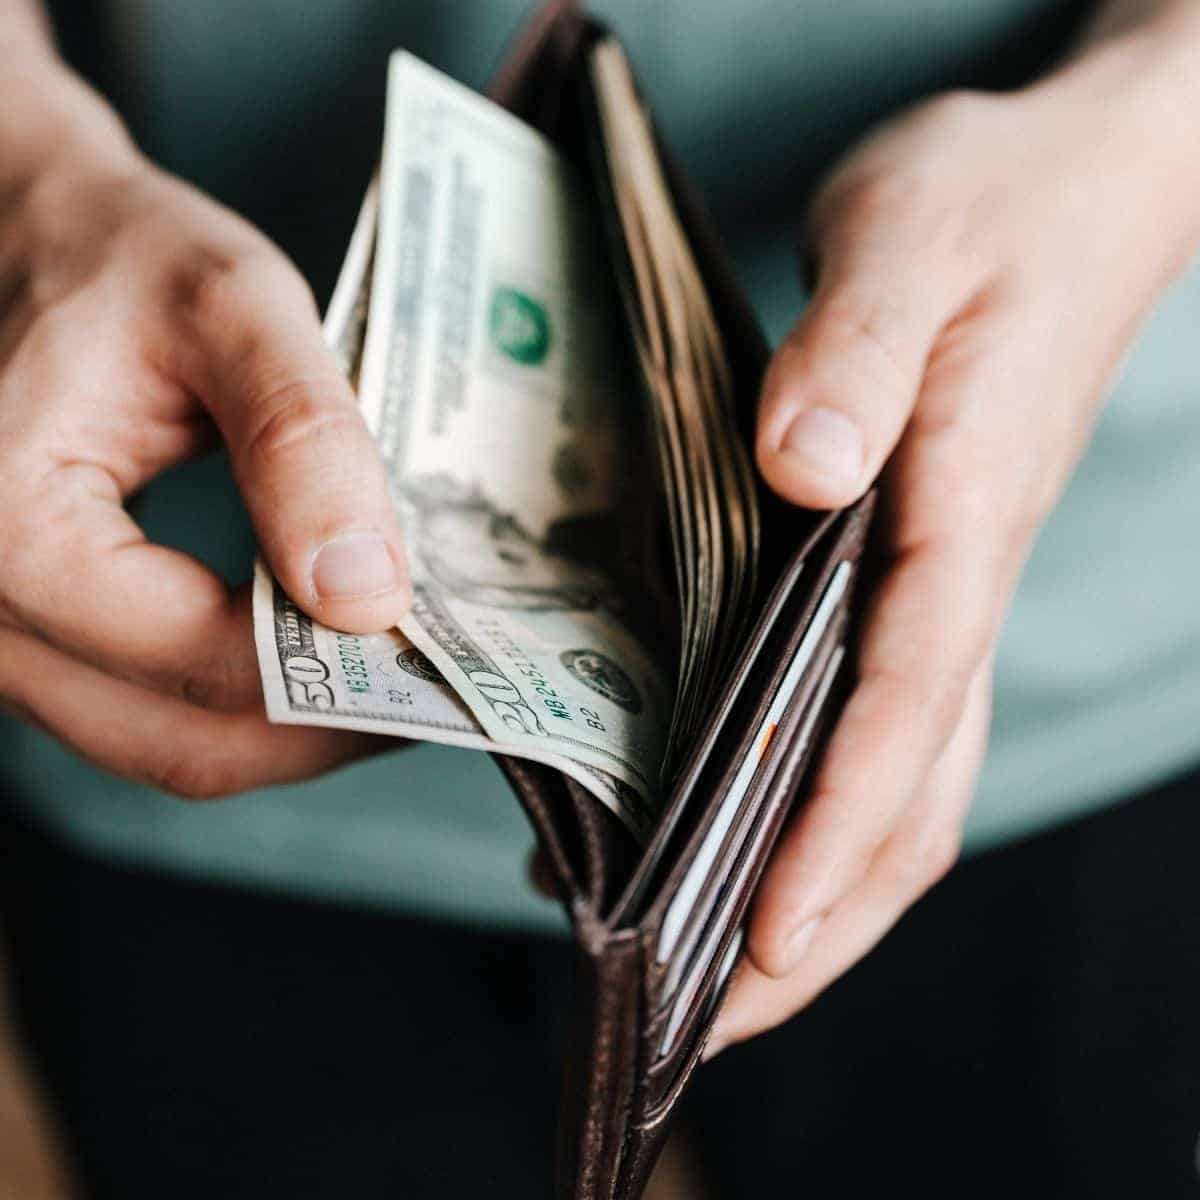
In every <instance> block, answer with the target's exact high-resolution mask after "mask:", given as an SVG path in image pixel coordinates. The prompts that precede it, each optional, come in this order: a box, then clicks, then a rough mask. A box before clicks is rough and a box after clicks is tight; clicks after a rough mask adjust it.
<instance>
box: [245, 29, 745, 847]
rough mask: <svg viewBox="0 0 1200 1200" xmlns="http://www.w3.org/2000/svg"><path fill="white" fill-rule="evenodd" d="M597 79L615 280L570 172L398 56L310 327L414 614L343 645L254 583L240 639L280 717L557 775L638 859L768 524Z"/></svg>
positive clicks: (683, 291) (658, 207)
mask: <svg viewBox="0 0 1200 1200" xmlns="http://www.w3.org/2000/svg"><path fill="white" fill-rule="evenodd" d="M593 71H594V74H595V79H596V83H597V94H598V95H599V97H600V107H601V112H600V114H599V116H600V127H601V129H602V133H603V139H602V140H603V146H602V148H601V151H600V152H602V153H604V154H605V155H606V156H607V160H608V164H609V172H610V177H611V179H612V180H613V190H614V192H615V197H614V201H615V204H614V207H615V219H616V220H619V221H620V223H621V225H622V227H623V229H624V233H625V237H624V239H623V240H624V244H625V245H626V246H627V247H628V255H627V260H626V261H623V262H620V263H614V262H613V261H611V255H610V251H609V246H610V242H609V241H608V240H606V237H605V231H604V228H603V226H604V220H603V217H602V215H601V213H600V212H599V211H598V205H597V201H596V196H595V195H594V190H593V188H592V187H591V185H590V183H589V180H588V178H587V177H586V174H585V173H584V172H582V171H580V170H579V168H578V167H577V166H573V165H571V164H569V163H568V162H567V161H566V160H565V159H564V158H563V157H562V156H561V154H560V153H559V152H558V151H557V150H556V149H555V148H554V147H553V146H552V145H551V144H550V143H549V142H548V141H547V140H546V139H545V138H544V137H542V136H541V135H540V134H538V133H536V132H535V131H534V130H532V129H530V128H529V127H528V126H526V125H524V124H523V123H522V122H520V121H519V120H517V119H516V118H515V117H513V116H511V115H510V114H508V113H507V112H505V111H503V110H502V109H500V108H498V107H497V106H496V105H494V104H492V103H491V102H489V101H488V100H486V99H484V98H482V97H481V96H479V95H477V94H475V93H474V92H472V91H470V90H469V89H467V88H465V87H463V86H461V85H460V84H458V83H456V82H454V81H453V80H451V79H449V78H447V77H446V76H444V75H442V74H440V73H439V72H437V71H435V70H434V69H433V68H431V67H429V66H427V65H425V64H424V63H422V62H420V61H419V60H418V59H415V58H413V57H412V56H411V55H408V54H405V53H403V52H397V53H396V54H395V55H393V58H392V62H391V68H390V75H389V87H388V100H387V106H388V107H387V120H386V134H385V146H384V153H383V160H382V167H381V171H380V175H379V178H378V180H377V181H376V183H375V184H373V185H372V187H371V189H370V190H369V192H368V194H367V197H366V199H365V201H364V204H363V207H362V210H361V213H360V215H359V219H358V222H357V225H356V227H355V230H354V233H353V236H352V239H351V242H350V247H349V250H348V252H347V255H346V259H345V262H344V265H343V267H342V272H341V275H340V278H339V280H338V284H337V287H336V289H335V292H334V295H333V298H332V300H331V301H330V305H329V309H328V312H327V316H326V323H325V329H326V336H327V338H328V340H329V343H330V345H331V347H332V348H333V350H334V353H335V354H336V355H337V357H338V359H339V361H340V363H341V365H342V367H343V369H344V370H345V372H346V374H347V375H348V376H349V378H350V379H351V380H352V382H353V383H354V385H355V388H356V390H357V393H358V397H359V402H360V404H361V406H362V410H363V412H364V414H365V417H366V420H367V422H368V424H369V426H370V428H371V430H372V432H373V434H374V435H375V437H376V439H377V441H378V444H379V449H380V452H381V454H382V456H383V460H384V463H385V465H386V468H387V471H388V473H389V478H390V481H391V484H392V490H393V496H394V500H395V503H396V505H397V508H398V511H399V514H400V518H401V522H402V525H403V528H404V530H405V536H406V544H407V548H408V553H409V565H410V570H411V574H412V581H413V590H414V599H413V605H412V609H411V612H410V614H409V615H408V616H407V617H406V618H405V619H404V621H403V622H402V624H401V627H400V628H399V629H396V630H391V631H388V632H386V633H380V634H376V635H371V636H363V635H359V634H347V633H340V632H337V631H335V630H332V629H328V628H325V627H323V626H321V625H319V624H318V623H316V622H314V621H313V620H312V619H311V618H309V617H308V616H307V615H306V614H305V613H304V612H303V611H301V610H300V609H299V608H298V607H297V606H296V605H295V604H294V603H293V602H292V601H291V600H290V599H289V597H288V596H287V595H286V594H285V593H284V592H283V591H282V589H281V588H280V587H279V585H278V584H277V583H276V581H275V580H274V579H273V578H272V577H271V575H270V573H269V571H268V570H267V569H266V568H265V566H264V565H263V564H262V563H261V562H260V563H259V565H258V567H257V572H256V578H255V590H254V622H255V637H256V642H257V646H258V654H259V661H260V665H261V668H262V672H263V686H264V692H265V695H266V702H267V711H268V715H269V716H270V718H271V719H272V720H275V721H281V722H288V723H300V724H312V725H323V726H332V727H343V728H349V729H358V730H367V731H371V732H377V733H384V734H391V735H394V736H397V737H402V738H410V739H416V740H421V741H431V742H442V743H447V744H450V745H455V746H464V747H469V748H473V749H477V750H485V751H491V752H494V753H503V754H507V755H515V756H518V757H524V758H528V759H533V760H535V761H538V762H542V763H546V764H549V765H551V766H553V767H556V768H557V769H559V770H560V771H562V772H563V773H564V774H566V775H567V776H568V777H570V778H571V779H573V780H575V781H576V782H577V783H578V784H579V785H580V786H582V787H583V788H585V789H587V791H589V792H590V793H592V794H593V795H594V796H595V797H596V798H597V799H598V800H599V801H600V802H601V803H603V804H604V805H606V806H607V807H608V808H609V809H610V810H611V811H612V812H613V813H615V814H616V815H617V816H618V817H619V818H620V819H621V820H622V821H623V822H624V824H625V825H626V826H627V827H628V828H629V829H630V830H631V831H632V832H633V833H634V834H635V836H639V837H644V836H645V835H646V834H647V832H648V830H649V829H650V827H651V825H652V823H653V819H654V814H655V812H656V811H657V808H658V806H659V803H660V801H661V797H662V796H663V794H664V789H665V788H666V787H668V786H669V783H670V772H671V769H672V767H673V765H674V764H676V763H677V762H678V760H679V757H680V755H681V754H682V753H684V752H685V750H686V746H687V744H688V741H689V738H691V737H692V736H694V734H695V731H696V729H697V727H698V725H699V724H700V723H701V722H702V720H703V718H704V714H705V710H706V705H707V703H708V701H709V700H710V699H711V697H712V695H713V693H714V691H716V690H719V687H720V679H721V672H722V669H723V666H724V664H725V663H726V661H727V658H728V655H729V653H730V652H731V650H732V648H733V646H734V644H735V642H736V639H737V637H738V634H739V632H740V631H741V630H742V629H743V628H744V623H745V620H746V617H747V614H748V610H749V605H750V600H751V595H752V592H753V588H754V561H755V555H756V552H757V536H758V534H757V515H756V508H755V498H754V486H753V480H752V477H751V472H750V467H749V463H748V462H747V460H746V456H745V452H744V449H743V448H742V446H741V443H740V442H739V440H738V439H737V437H736V436H735V435H734V434H733V431H732V405H731V398H730V395H729V391H730V385H729V382H728V369H727V367H726V364H725V362H724V359H723V355H722V350H721V345H720V339H719V338H718V336H717V334H716V326H715V322H714V320H713V316H712V312H711V310H710V309H709V308H708V302H707V300H706V299H705V298H704V289H703V286H702V284H701V282H700V280H699V278H698V277H696V278H694V279H693V278H690V277H689V272H691V273H693V274H694V272H695V267H694V264H693V263H692V260H691V257H690V254H689V253H688V252H687V250H686V244H685V242H684V240H683V235H682V232H681V231H680V230H679V228H678V225H677V224H676V221H675V218H674V216H673V209H672V206H671V205H670V204H669V203H668V202H667V193H666V191H665V188H666V185H665V183H664V181H663V180H662V179H661V178H660V177H659V175H658V170H659V168H658V166H657V163H656V159H655V156H654V155H653V154H652V153H651V142H650V140H649V139H650V137H651V134H650V130H649V126H648V125H647V123H646V121H645V118H644V115H643V114H642V110H641V107H640V105H639V104H638V102H637V98H636V95H635V94H634V92H633V88H632V83H631V82H630V80H629V76H628V69H627V66H626V64H625V63H624V60H623V58H622V57H621V55H620V51H619V49H617V48H616V47H615V46H614V47H613V54H611V55H606V54H603V53H601V54H598V55H597V56H596V58H595V62H594V64H593ZM622 288H624V289H632V292H633V293H634V294H636V296H637V297H638V299H639V303H638V304H637V305H636V308H637V309H638V311H640V312H641V313H642V314H643V319H642V321H641V322H640V323H638V324H637V327H636V328H634V329H632V330H630V329H629V319H628V317H626V315H625V313H626V311H628V307H623V306H622V304H621V294H620V293H621V289H622ZM662 296H671V297H676V298H678V297H682V298H683V299H682V301H680V300H679V299H674V300H673V301H672V302H671V304H669V305H665V304H663V303H662V302H661V301H660V300H659V297H662ZM647 313H649V314H651V316H650V317H646V316H645V315H644V314H647ZM664 613H665V614H667V615H666V617H665V618H664V615H663V614H664Z"/></svg>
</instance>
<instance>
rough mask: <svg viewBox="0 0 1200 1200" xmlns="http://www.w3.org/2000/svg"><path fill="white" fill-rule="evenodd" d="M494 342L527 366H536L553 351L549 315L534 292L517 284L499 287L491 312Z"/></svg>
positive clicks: (509, 355) (502, 351)
mask: <svg viewBox="0 0 1200 1200" xmlns="http://www.w3.org/2000/svg"><path fill="white" fill-rule="evenodd" d="M488 329H489V330H490V332H491V335H492V345H493V346H495V347H496V349H497V350H499V351H500V352H501V354H507V355H508V357H509V358H511V359H512V360H513V361H514V362H519V363H521V364H522V365H523V366H526V367H536V366H537V365H538V363H541V362H544V361H545V358H546V355H547V354H549V353H550V318H549V317H548V316H547V315H546V310H545V308H543V307H542V305H541V304H539V303H538V302H537V301H536V300H534V299H533V298H532V297H531V296H527V295H526V294H525V293H524V292H520V291H517V289H516V288H508V287H502V288H497V289H496V291H495V293H494V294H493V296H492V306H491V309H490V310H489V312H488Z"/></svg>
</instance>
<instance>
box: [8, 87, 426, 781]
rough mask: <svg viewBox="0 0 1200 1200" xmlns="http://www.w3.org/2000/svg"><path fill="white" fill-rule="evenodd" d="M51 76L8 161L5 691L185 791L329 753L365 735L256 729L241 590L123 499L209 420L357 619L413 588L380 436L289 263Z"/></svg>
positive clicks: (41, 720)
mask: <svg viewBox="0 0 1200 1200" xmlns="http://www.w3.org/2000/svg"><path fill="white" fill-rule="evenodd" d="M63 74H64V75H65V72H64V73H63ZM56 78H57V77H56ZM43 82H44V81H43ZM55 86H57V84H56V85H55ZM62 87H63V89H64V92H63V94H64V97H65V99H64V102H63V104H62V115H61V118H60V119H58V120H57V121H56V123H55V124H54V127H53V136H49V137H47V138H46V139H45V141H46V144H45V147H44V148H42V147H41V146H40V145H39V146H38V147H37V148H36V149H35V150H31V152H30V154H29V161H28V163H27V164H26V167H25V169H24V170H23V171H22V173H21V174H20V176H19V177H17V178H15V179H14V178H12V177H11V176H10V177H3V178H0V184H2V185H3V186H2V187H0V512H2V513H3V520H2V521H0V564H2V565H0V703H4V704H6V706H7V707H9V708H12V709H15V710H17V711H18V712H19V713H21V714H23V715H25V716H26V717H28V718H29V719H31V720H32V721H34V722H36V723H38V724H40V725H42V726H44V727H45V728H47V729H48V730H49V731H50V732H51V733H53V734H54V735H55V736H57V737H58V738H60V739H61V740H62V741H64V742H66V743H67V744H69V745H70V746H72V747H74V748H75V749H76V750H77V751H79V752H80V753H82V754H83V755H85V756H86V757H88V758H89V759H91V760H93V761H95V762H96V763H98V764H100V765H101V766H104V767H106V768H108V769H110V770H113V771H116V772H118V773H120V774H122V775H126V776H129V777H131V778H134V779H138V780H142V781H146V782H149V783H151V784H154V785H156V786H159V787H162V788H164V789H166V790H168V791H171V792H175V793H179V794H182V795H185V796H213V795H221V794H225V793H229V792H233V791H238V790H242V789H244V788H248V787H252V786H257V785H264V784H268V783H277V782H283V781H287V780H293V779H298V778H303V777H307V776H309V775H312V774H314V773H317V772H320V771H323V770H326V769H328V768H330V767H331V766H334V765H336V764H338V763H340V762H343V761H345V760H346V759H348V758H350V757H352V756H354V755H356V754H359V753H361V752H363V751H364V750H365V749H367V748H368V747H369V746H371V745H372V743H371V740H370V739H367V738H364V737H362V736H359V735H352V734H344V733H340V732H336V731H332V730H317V729H298V728H284V727H275V726H271V725H269V724H268V723H267V722H266V720H265V718H264V716H263V714H262V700H261V694H260V685H259V676H258V669H257V666H256V663H255V658H254V645H253V638H252V635H251V629H250V620H249V615H250V614H249V597H248V595H247V594H246V592H245V591H244V590H243V591H241V592H239V593H237V594H231V593H230V592H229V591H228V590H227V588H226V587H225V586H224V585H223V584H222V582H221V581H220V580H219V579H218V578H217V577H216V576H215V575H213V574H212V573H211V572H210V571H208V570H207V569H206V568H205V567H203V566H202V565H201V564H199V563H198V562H196V561H194V560H193V559H191V558H189V557H187V556H186V555H183V554H181V553H178V552H176V551H174V550H171V549H167V548H165V547H162V546H157V545H153V544H150V543H149V542H147V540H146V539H145V537H144V536H143V534H142V532H141V530H140V529H139V528H138V527H137V525H136V524H135V523H134V522H133V520H132V519H131V518H130V516H129V514H128V513H127V512H126V511H125V508H124V507H123V504H124V501H125V500H126V499H127V498H128V497H129V496H130V495H131V494H133V493H135V492H136V491H137V490H138V489H139V488H141V487H142V486H143V485H145V484H146V483H147V482H148V481H149V480H151V479H152V478H154V476H156V475H157V474H159V473H160V472H161V471H163V470H164V469H165V468H167V467H168V466H170V465H171V464H173V463H176V462H178V461H180V460H181V459H184V458H187V457H188V456H191V455H194V454H196V453H198V452H199V451H201V450H203V449H205V448H207V447H208V446H210V444H212V443H213V442H214V441H215V440H216V438H217V436H219V437H220V438H221V439H223V440H224V443H225V445H226V447H227V448H228V451H229V456H230V460H231V463H232V469H233V472H234V476H235V478H236V480H237V483H238V486H239V488H240V490H241V493H242V496H243V498H244V500H245V503H246V506H247V509H248V511H249V513H250V516H251V519H252V520H253V523H254V527H255V530H256V532H257V535H258V538H259V541H260V543H261V546H262V550H263V553H264V554H265V556H266V558H267V561H268V562H269V564H270V566H271V568H272V570H273V571H274V572H275V574H276V576H277V577H278V578H279V580H280V581H281V583H282V584H283V586H284V587H285V588H286V589H287V591H288V593H289V594H290V595H291V596H292V597H293V598H294V599H295V600H296V602H297V603H298V604H299V605H301V606H302V607H303V608H304V609H305V610H307V611H308V612H309V613H311V614H312V615H313V616H314V617H316V618H318V619H319V620H321V621H323V622H325V623H326V624H328V625H331V626H334V627H337V628H340V629H345V630H349V631H356V632H370V631H375V630H379V629H383V628H386V627H388V626H390V625H393V624H395V623H396V621H397V619H398V618H399V616H400V615H401V613H402V612H403V610H404V608H405V607H406V605H407V602H408V595H409V589H408V581H407V574H406V566H405V560H404V553H403V547H402V543H401V537H400V532H399V528H398V525H397V522H396V518H395V516H394V513H393V509H392V505H391V503H390V501H389V498H388V492H387V488H386V483H385V478H384V473H383V468H382V465H381V463H380V460H379V457H378V453H377V451H376V449H375V446H374V444H373V442H372V440H371V438H370V435H369V434H368V431H367V429H366V428H365V426H364V424H363V421H362V419H361V417H360V415H359V412H358V409H357V406H356V403H355V399H354V395H353V393H352V391H351V389H350V387H349V386H348V384H347V383H346V381H345V379H344V378H343V377H342V376H341V375H340V374H339V371H338V369H337V366H336V364H335V362H334V360H333V357H332V356H331V354H330V353H329V352H328V351H327V349H326V348H325V345H324V343H323V340H322V335H321V327H320V322H319V318H318V315H317V312H316V308H315V306H314V303H313V299H312V296H311V295H310V293H309V290H308V288H307V286H306V285H305V282H304V280H303V279H302V277H301V276H300V274H299V273H298V272H297V271H296V269H295V268H294V267H293V266H292V265H291V264H290V263H289V262H288V261H287V259H286V258H285V257H284V256H283V254H282V253H281V252H280V251H279V250H277V249H276V248H275V247H274V246H273V245H271V244H270V243H269V242H268V241H267V240H266V239H265V238H264V237H263V236H261V235H260V234H259V233H257V232H256V231H255V230H254V229H252V228H251V227H250V226H249V225H247V224H246V223H245V222H244V221H242V220H240V219H239V218H237V217H236V216H234V215H233V214H232V213H230V212H228V211H226V210H224V209H222V208H220V207H219V206H218V205H217V204H215V203H213V202H212V201H210V200H208V199H206V198H205V197H203V196H202V195H200V194H199V193H197V192H195V191H194V190H192V189H191V188H189V187H186V186H185V185H183V184H182V183H180V182H178V181H177V180H174V179H172V178H170V177H168V176H166V175H164V174H163V173H161V172H160V171H158V170H156V169H155V168H154V167H152V166H151V165H150V164H149V163H148V162H147V161H146V160H145V159H143V158H142V157H141V156H140V155H139V154H138V153H137V152H136V150H135V149H134V148H133V146H132V145H131V144H130V142H129V141H128V139H127V138H126V137H125V135H124V132H123V131H122V130H121V129H120V128H119V126H117V124H116V122H115V119H113V118H111V117H109V116H106V115H104V113H101V112H100V110H99V101H98V100H96V99H95V97H92V96H91V95H90V93H88V94H86V95H85V93H84V90H83V89H82V88H81V87H80V86H79V85H78V84H77V83H75V82H74V81H71V80H69V79H67V80H65V81H64V82H63V83H62ZM197 503H198V504H202V503H203V500H202V498H200V497H198V498H197Z"/></svg>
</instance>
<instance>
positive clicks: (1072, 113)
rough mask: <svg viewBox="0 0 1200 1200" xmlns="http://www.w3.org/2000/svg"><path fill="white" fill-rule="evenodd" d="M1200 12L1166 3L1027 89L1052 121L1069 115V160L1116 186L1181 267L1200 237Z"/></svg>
mask: <svg viewBox="0 0 1200 1200" xmlns="http://www.w3.org/2000/svg"><path fill="white" fill-rule="evenodd" d="M1198 18H1200V4H1194V5H1193V4H1192V3H1191V2H1190V0H1189V4H1188V5H1187V6H1186V8H1182V9H1180V8H1177V7H1176V6H1174V5H1163V6H1160V7H1159V9H1158V10H1156V16H1155V18H1154V19H1147V20H1146V21H1144V22H1143V23H1142V24H1140V25H1137V26H1136V27H1134V28H1132V29H1129V30H1127V31H1125V32H1123V33H1121V34H1119V35H1116V36H1112V37H1108V38H1105V39H1104V40H1101V41H1097V42H1094V43H1091V44H1089V45H1087V46H1086V47H1085V48H1084V49H1083V50H1082V51H1081V52H1080V54H1079V55H1078V56H1077V57H1076V58H1075V59H1073V60H1071V61H1070V62H1068V63H1067V64H1065V65H1064V66H1063V67H1062V68H1061V69H1060V70H1058V71H1056V72H1054V73H1053V74H1051V75H1049V76H1047V77H1046V78H1045V79H1043V80H1040V81H1039V82H1037V83H1035V84H1033V85H1031V86H1030V87H1029V88H1027V89H1025V91H1024V92H1022V93H1019V95H1018V102H1020V103H1024V104H1028V105H1030V106H1032V108H1033V109H1034V110H1035V111H1034V113H1033V114H1032V116H1033V119H1034V120H1035V121H1036V122H1039V123H1043V127H1045V123H1048V124H1050V125H1051V126H1053V124H1055V123H1057V124H1059V125H1061V127H1062V129H1063V133H1064V136H1065V139H1066V141H1065V143H1064V153H1063V160H1062V161H1063V166H1064V170H1067V171H1069V170H1070V169H1071V166H1072V164H1074V166H1075V167H1076V168H1077V170H1076V174H1077V175H1078V174H1082V175H1083V183H1084V185H1085V186H1088V187H1096V188H1097V189H1107V190H1108V193H1109V195H1110V196H1111V197H1112V199H1113V200H1115V201H1116V203H1117V205H1118V206H1119V209H1120V211H1121V212H1122V213H1123V214H1124V218H1125V220H1127V221H1128V222H1129V224H1130V225H1131V226H1133V227H1136V228H1137V229H1138V230H1140V231H1141V234H1142V238H1143V241H1142V246H1143V250H1144V251H1145V253H1146V255H1147V256H1148V257H1149V258H1151V259H1153V258H1154V257H1155V255H1154V253H1153V252H1154V251H1155V250H1158V251H1160V252H1161V253H1160V255H1159V256H1158V257H1161V259H1162V263H1163V267H1164V269H1166V270H1167V271H1168V272H1169V273H1172V274H1173V273H1175V272H1177V271H1178V270H1179V269H1181V268H1182V266H1183V265H1184V264H1185V263H1186V262H1187V261H1188V260H1189V259H1190V258H1191V257H1192V255H1193V254H1194V253H1195V252H1196V250H1197V248H1198V247H1200V161H1198V160H1197V159H1196V156H1195V153H1194V148H1195V146H1196V145H1198V144H1200V19H1198ZM1102 199H1103V197H1102V196H1101V195H1100V194H1099V192H1098V193H1097V207H1098V208H1104V207H1105V205H1103V204H1101V203H1100V201H1101V200H1102ZM1109 207H1110V210H1111V206H1109Z"/></svg>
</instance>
